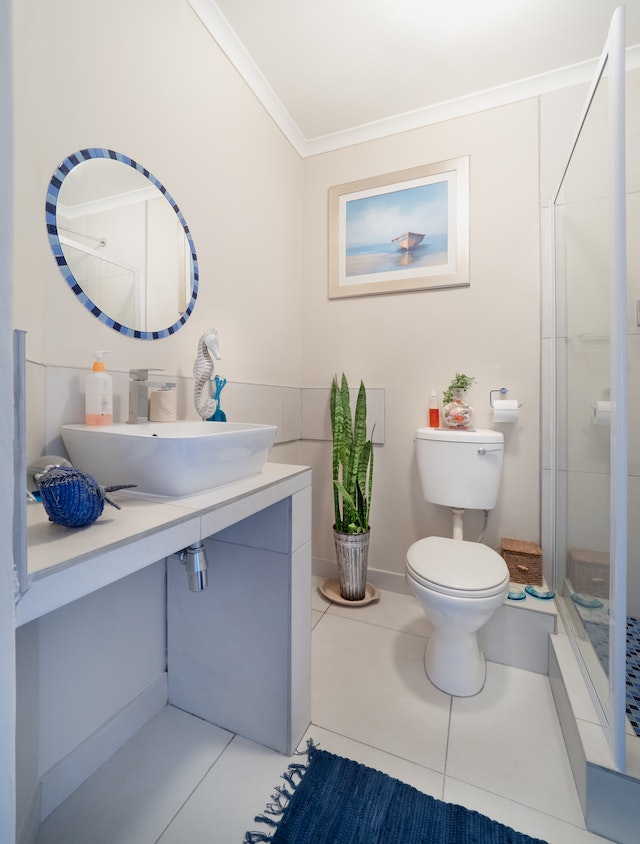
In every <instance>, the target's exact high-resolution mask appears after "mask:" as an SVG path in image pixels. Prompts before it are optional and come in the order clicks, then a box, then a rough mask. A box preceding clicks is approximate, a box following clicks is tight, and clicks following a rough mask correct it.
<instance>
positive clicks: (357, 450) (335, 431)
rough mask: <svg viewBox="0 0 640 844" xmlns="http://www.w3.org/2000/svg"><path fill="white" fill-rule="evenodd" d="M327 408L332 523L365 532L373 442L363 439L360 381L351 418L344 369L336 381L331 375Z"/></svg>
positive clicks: (364, 422)
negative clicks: (329, 411) (331, 487)
mask: <svg viewBox="0 0 640 844" xmlns="http://www.w3.org/2000/svg"><path fill="white" fill-rule="evenodd" d="M330 408H331V433H332V435H333V504H334V510H335V525H334V527H335V529H336V530H337V531H338V532H339V533H351V534H353V533H366V532H367V531H368V530H369V512H370V508H371V491H372V484H373V444H372V442H371V440H370V439H367V394H366V391H365V387H364V384H363V383H362V381H361V382H360V389H359V390H358V398H357V399H356V408H355V416H354V417H353V419H352V416H351V404H350V400H349V385H348V383H347V379H346V377H345V375H344V373H343V375H342V380H341V382H340V384H338V378H337V376H335V375H334V376H333V382H332V384H331V402H330ZM372 433H373V432H372Z"/></svg>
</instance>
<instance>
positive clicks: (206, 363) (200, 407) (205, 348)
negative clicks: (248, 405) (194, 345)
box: [193, 328, 220, 419]
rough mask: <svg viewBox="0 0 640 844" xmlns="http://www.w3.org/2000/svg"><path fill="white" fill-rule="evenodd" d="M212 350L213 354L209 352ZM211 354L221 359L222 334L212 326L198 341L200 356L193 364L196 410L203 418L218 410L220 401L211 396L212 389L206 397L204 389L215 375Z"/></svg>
mask: <svg viewBox="0 0 640 844" xmlns="http://www.w3.org/2000/svg"><path fill="white" fill-rule="evenodd" d="M209 352H211V354H209ZM211 355H213V357H214V358H215V359H216V360H220V336H219V334H218V332H217V330H216V329H215V328H210V329H209V330H208V331H205V332H204V334H203V335H202V337H200V340H199V341H198V356H197V358H196V359H195V361H194V364H193V377H194V378H195V386H194V388H193V403H194V405H195V408H196V412H197V413H198V415H199V416H201V417H202V418H203V419H208V418H209V417H210V416H213V414H214V413H215V412H216V408H217V407H218V403H217V401H216V400H215V399H213V398H211V390H210V389H209V390H208V393H209V395H208V396H207V397H205V396H204V395H203V391H204V389H205V386H206V385H207V384H208V383H209V382H210V380H211V376H212V375H213V360H212V359H211Z"/></svg>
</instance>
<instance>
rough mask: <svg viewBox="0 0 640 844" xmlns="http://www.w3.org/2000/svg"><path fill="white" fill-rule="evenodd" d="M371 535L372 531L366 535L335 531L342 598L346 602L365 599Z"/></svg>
mask: <svg viewBox="0 0 640 844" xmlns="http://www.w3.org/2000/svg"><path fill="white" fill-rule="evenodd" d="M370 534H371V531H370V530H368V531H367V532H366V533H340V532H339V531H337V530H336V529H335V528H334V529H333V537H334V539H335V543H336V558H337V561H338V578H339V581H340V596H341V597H342V598H344V599H345V601H361V600H362V599H363V598H364V597H365V591H366V587H367V562H368V559H369V536H370Z"/></svg>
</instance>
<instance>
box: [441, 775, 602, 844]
mask: <svg viewBox="0 0 640 844" xmlns="http://www.w3.org/2000/svg"><path fill="white" fill-rule="evenodd" d="M445 779H448V780H450V781H451V782H457V783H460V784H462V785H467V786H469V787H470V788H474V789H477V790H478V791H482V792H483V793H484V794H491V795H492V796H493V797H497V798H498V799H500V800H504V801H506V802H507V803H513V804H514V805H515V806H522V808H523V809H528V810H529V811H530V812H535V813H536V814H538V815H544V817H545V818H551V820H554V821H560V823H566V824H568V825H569V826H571V827H573V828H574V829H579V830H581V831H583V832H584V831H588V830H587V828H586V826H585V825H584V824H583V825H582V826H580V825H579V824H576V823H574V822H573V821H568V820H567V819H566V818H561V817H560V816H559V815H553V814H551V812H547V811H545V810H544V809H539V808H538V807H537V806H530V805H529V804H528V803H523V802H522V800H516V799H515V798H513V797H505V795H504V794H500V793H499V792H497V791H491V789H489V788H485V787H484V786H482V785H477V784H476V783H473V782H469V781H468V780H463V779H460V777H452V776H451V775H448V776H447V777H445ZM485 814H486V812H485ZM603 840H607V839H603Z"/></svg>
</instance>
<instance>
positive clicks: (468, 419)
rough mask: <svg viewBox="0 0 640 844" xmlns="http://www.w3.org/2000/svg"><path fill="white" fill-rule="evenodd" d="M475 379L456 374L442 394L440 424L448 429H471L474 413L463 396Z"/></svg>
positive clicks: (459, 373)
mask: <svg viewBox="0 0 640 844" xmlns="http://www.w3.org/2000/svg"><path fill="white" fill-rule="evenodd" d="M475 382H476V379H475V378H473V377H471V376H470V375H465V374H464V373H461V372H456V374H455V377H454V378H453V379H452V381H451V383H450V384H449V386H448V387H447V389H446V390H445V391H444V393H443V394H442V401H443V402H444V405H443V407H442V422H443V424H444V425H445V426H446V427H448V428H459V429H462V430H464V429H468V428H472V427H473V420H474V412H473V408H472V407H471V405H469V404H468V403H467V402H466V401H465V399H464V395H465V393H466V391H467V390H468V389H469V387H471V386H472V385H473V384H475Z"/></svg>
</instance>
